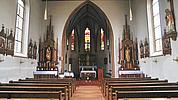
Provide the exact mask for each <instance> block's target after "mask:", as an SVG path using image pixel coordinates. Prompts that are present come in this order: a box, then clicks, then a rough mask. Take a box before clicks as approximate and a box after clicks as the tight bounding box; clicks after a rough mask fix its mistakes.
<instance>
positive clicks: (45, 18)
mask: <svg viewBox="0 0 178 100" xmlns="http://www.w3.org/2000/svg"><path fill="white" fill-rule="evenodd" d="M47 3H48V2H47V0H46V2H45V12H44V20H47V19H48V5H47Z"/></svg>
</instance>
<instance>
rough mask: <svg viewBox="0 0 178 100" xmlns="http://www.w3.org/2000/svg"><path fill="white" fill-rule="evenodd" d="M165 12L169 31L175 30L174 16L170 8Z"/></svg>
mask: <svg viewBox="0 0 178 100" xmlns="http://www.w3.org/2000/svg"><path fill="white" fill-rule="evenodd" d="M165 13H166V16H165V20H166V26H167V30H168V32H172V31H175V29H174V18H173V14H172V12H171V11H170V10H169V9H166V10H165Z"/></svg>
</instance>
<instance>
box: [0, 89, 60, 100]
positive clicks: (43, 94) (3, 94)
mask: <svg viewBox="0 0 178 100" xmlns="http://www.w3.org/2000/svg"><path fill="white" fill-rule="evenodd" d="M0 98H7V99H11V98H47V99H51V98H59V100H63V99H62V93H61V91H59V92H53V91H50V92H49V91H0Z"/></svg>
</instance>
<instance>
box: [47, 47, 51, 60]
mask: <svg viewBox="0 0 178 100" xmlns="http://www.w3.org/2000/svg"><path fill="white" fill-rule="evenodd" d="M46 59H47V60H48V61H50V60H51V49H50V47H48V48H47V49H46Z"/></svg>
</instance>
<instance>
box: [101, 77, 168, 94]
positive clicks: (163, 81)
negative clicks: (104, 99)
mask: <svg viewBox="0 0 178 100" xmlns="http://www.w3.org/2000/svg"><path fill="white" fill-rule="evenodd" d="M122 83H124V84H125V85H127V83H128V85H129V84H131V83H134V84H135V83H136V84H135V85H139V83H140V84H144V83H148V84H147V85H149V84H151V83H153V84H155V83H156V84H162V83H168V81H167V80H128V81H125V80H124V81H123V80H118V81H107V82H106V83H105V85H104V87H103V93H104V95H105V96H106V95H107V94H106V93H107V91H108V89H109V87H110V86H114V85H116V86H117V84H118V85H119V84H122ZM156 84H155V85H156Z"/></svg>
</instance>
